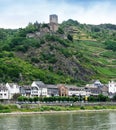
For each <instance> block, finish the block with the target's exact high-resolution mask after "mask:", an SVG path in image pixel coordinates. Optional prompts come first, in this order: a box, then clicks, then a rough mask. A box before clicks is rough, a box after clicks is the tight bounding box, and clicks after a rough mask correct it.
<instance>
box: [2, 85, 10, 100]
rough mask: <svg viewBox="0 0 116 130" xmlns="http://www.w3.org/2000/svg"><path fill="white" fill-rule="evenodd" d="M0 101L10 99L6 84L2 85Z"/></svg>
mask: <svg viewBox="0 0 116 130" xmlns="http://www.w3.org/2000/svg"><path fill="white" fill-rule="evenodd" d="M0 99H8V89H7V87H6V86H5V85H4V84H0Z"/></svg>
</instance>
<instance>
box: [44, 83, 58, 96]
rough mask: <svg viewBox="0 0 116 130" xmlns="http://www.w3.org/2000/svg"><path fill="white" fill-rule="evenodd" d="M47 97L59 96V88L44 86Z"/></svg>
mask: <svg viewBox="0 0 116 130" xmlns="http://www.w3.org/2000/svg"><path fill="white" fill-rule="evenodd" d="M46 88H47V97H51V96H59V88H58V86H57V85H46Z"/></svg>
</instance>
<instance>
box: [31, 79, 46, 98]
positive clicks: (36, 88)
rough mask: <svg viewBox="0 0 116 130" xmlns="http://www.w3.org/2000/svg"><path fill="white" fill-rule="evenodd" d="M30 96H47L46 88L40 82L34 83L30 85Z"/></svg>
mask: <svg viewBox="0 0 116 130" xmlns="http://www.w3.org/2000/svg"><path fill="white" fill-rule="evenodd" d="M31 96H37V97H40V96H47V88H46V87H45V84H44V83H43V82H42V81H34V82H33V83H32V84H31Z"/></svg>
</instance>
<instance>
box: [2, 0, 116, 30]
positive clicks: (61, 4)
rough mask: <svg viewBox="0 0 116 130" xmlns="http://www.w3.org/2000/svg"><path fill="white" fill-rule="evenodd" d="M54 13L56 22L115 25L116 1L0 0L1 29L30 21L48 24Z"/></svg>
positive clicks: (22, 24)
mask: <svg viewBox="0 0 116 130" xmlns="http://www.w3.org/2000/svg"><path fill="white" fill-rule="evenodd" d="M50 14H57V15H58V18H59V23H61V22H62V21H65V20H68V19H74V20H77V21H78V22H80V23H87V24H101V23H112V24H116V0H0V28H21V27H25V26H26V25H28V23H29V22H32V23H34V22H35V21H38V22H39V23H43V22H45V23H48V22H49V15H50Z"/></svg>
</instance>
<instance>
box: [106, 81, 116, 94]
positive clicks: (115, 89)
mask: <svg viewBox="0 0 116 130" xmlns="http://www.w3.org/2000/svg"><path fill="white" fill-rule="evenodd" d="M108 92H109V93H111V94H114V93H116V82H114V81H109V83H108Z"/></svg>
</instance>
